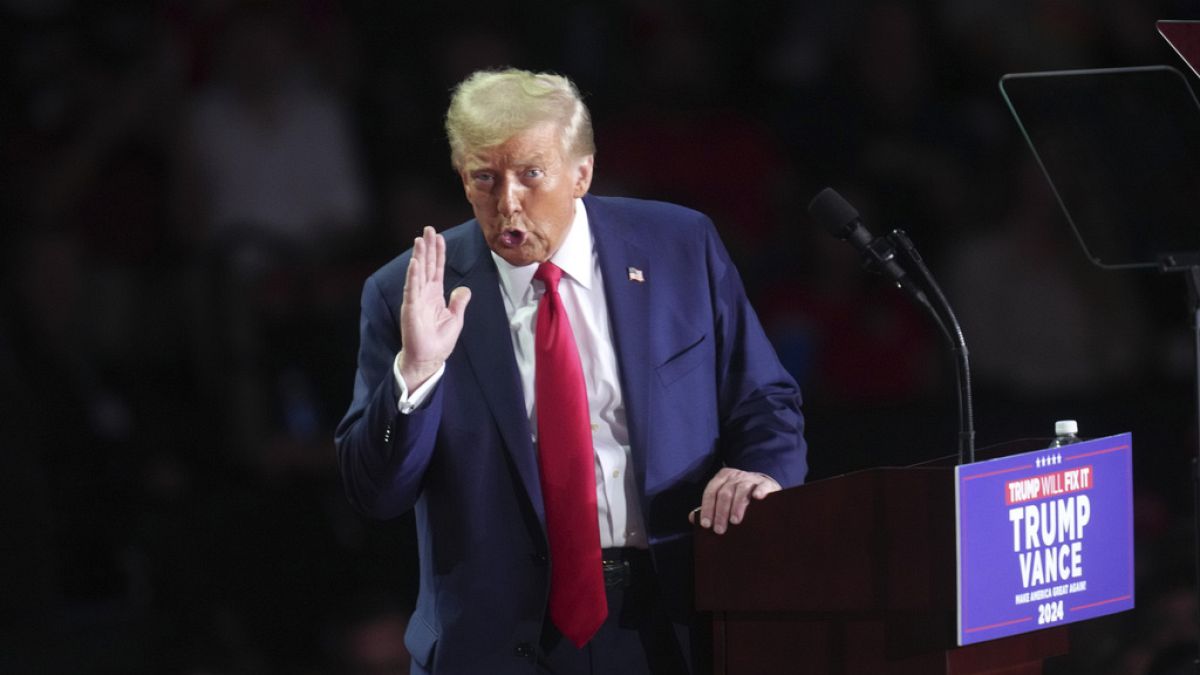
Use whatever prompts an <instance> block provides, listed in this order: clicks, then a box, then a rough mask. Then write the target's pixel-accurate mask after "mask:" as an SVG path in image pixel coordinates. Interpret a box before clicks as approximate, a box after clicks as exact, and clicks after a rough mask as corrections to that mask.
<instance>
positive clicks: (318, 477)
mask: <svg viewBox="0 0 1200 675" xmlns="http://www.w3.org/2000/svg"><path fill="white" fill-rule="evenodd" d="M442 4H443V3H436V2H426V1H418V2H395V3H393V2H364V1H362V0H341V1H339V0H298V1H297V2H268V1H266V0H259V1H247V0H198V1H188V0H118V1H116V2H103V3H101V2H82V1H79V0H0V36H2V37H3V39H2V40H0V45H2V46H0V51H2V53H3V55H4V58H3V62H2V66H0V67H2V68H3V80H4V82H5V83H6V94H7V95H6V96H4V97H3V98H2V99H0V106H2V108H3V113H4V114H3V115H0V155H2V156H3V165H4V168H5V170H4V175H5V189H4V191H3V193H2V194H3V196H2V197H0V199H2V202H0V208H3V214H4V218H3V226H0V256H3V265H2V266H0V278H2V282H0V405H2V408H0V411H2V412H0V452H2V454H0V457H2V458H3V459H2V461H3V464H2V465H0V522H2V523H3V529H2V530H0V532H3V534H4V535H5V536H4V539H5V541H6V545H5V546H4V547H3V549H4V551H5V552H4V553H3V554H2V555H0V672H5V673H8V672H12V673H25V672H29V673H34V672H36V673H97V674H108V673H169V674H176V673H178V674H180V675H202V674H205V675H208V674H211V675H226V674H228V675H234V674H243V673H245V674H259V673H264V674H268V673H311V674H314V675H315V674H328V675H337V674H342V673H345V674H359V675H383V674H384V673H404V672H407V655H406V654H405V652H404V647H403V643H402V636H403V633H404V628H405V622H406V620H407V612H408V608H409V607H410V606H411V605H412V602H413V593H414V592H415V588H416V580H415V576H416V574H415V569H414V564H415V556H414V554H413V545H414V544H413V533H412V523H411V521H410V520H409V519H407V518H401V519H399V520H397V521H393V522H388V523H372V522H367V521H365V520H363V519H361V518H359V517H358V516H356V515H355V514H354V513H353V512H352V511H351V510H350V509H349V507H348V505H347V503H346V500H345V498H344V497H343V495H342V493H341V488H340V483H339V478H338V476H337V470H336V467H335V465H334V461H333V452H334V451H333V445H332V428H333V426H334V425H335V424H336V422H337V421H338V419H339V418H340V416H341V414H342V412H343V411H344V409H345V407H346V406H347V405H348V403H349V400H350V395H351V388H352V379H353V374H354V357H355V352H356V347H357V316H358V294H359V290H360V288H361V284H362V282H363V280H364V279H365V277H366V276H367V275H368V274H369V273H370V272H371V271H373V270H374V269H375V268H376V267H378V266H379V265H380V264H382V263H383V262H385V261H387V260H388V259H390V258H391V257H392V256H394V255H396V254H398V253H399V252H401V251H402V250H404V249H405V248H407V247H408V243H407V242H410V241H411V239H412V237H413V236H415V235H416V234H417V233H418V232H419V231H420V229H421V228H422V227H423V226H425V225H433V226H435V227H437V228H439V229H442V228H445V227H448V226H451V225H454V224H457V223H459V222H461V221H463V220H465V219H467V218H468V217H469V216H470V210H469V207H468V205H467V204H466V202H465V200H464V199H463V198H462V195H461V192H460V189H461V188H460V186H459V184H458V178H457V177H456V176H455V175H454V173H453V172H452V170H451V168H450V164H449V159H448V153H447V150H446V146H445V141H444V138H443V136H442V130H441V116H442V114H443V112H444V109H445V105H446V102H447V98H448V92H449V90H450V88H451V87H452V86H453V85H454V84H455V83H456V82H458V81H459V80H461V79H462V78H463V77H464V76H465V75H467V74H468V73H470V72H472V71H473V70H476V69H478V68H484V67H499V66H504V65H516V66H520V67H525V68H531V69H535V70H553V71H557V72H562V73H564V74H567V75H569V76H570V77H572V78H573V79H574V80H575V81H576V82H577V83H578V84H579V86H580V88H581V89H582V90H583V92H584V94H585V98H586V100H587V101H588V103H589V105H590V106H591V109H592V113H593V117H594V120H595V126H596V137H597V146H598V148H599V152H598V154H597V157H596V167H597V168H596V180H595V182H594V184H593V192H596V193H598V194H623V195H629V196H643V197H650V198H657V199H665V200H669V201H674V202H678V203H681V204H685V205H688V206H691V207H694V208H697V209H700V210H702V211H705V212H707V213H708V214H709V215H711V216H712V217H713V218H714V220H715V221H716V222H717V225H718V228H719V229H720V231H721V234H722V236H723V238H724V240H725V242H726V244H727V246H728V247H729V248H730V250H731V253H732V254H733V256H734V258H735V260H736V261H737V262H738V264H739V267H740V269H741V271H742V274H743V276H744V279H745V282H746V285H747V288H748V291H749V293H750V296H751V299H752V301H753V302H754V304H755V306H756V308H757V309H758V311H759V313H760V316H761V318H762V320H763V323H764V325H765V326H766V328H767V330H768V332H769V333H770V335H771V337H772V340H773V341H774V343H775V344H776V347H777V349H778V351H779V353H780V356H781V358H782V359H783V361H784V362H785V365H786V366H787V367H788V369H789V370H790V371H791V372H792V373H793V374H794V375H795V376H796V378H797V379H798V380H799V381H800V383H801V385H802V388H803V391H804V395H805V412H806V416H807V420H808V430H807V436H808V438H809V442H810V447H811V456H810V461H811V465H812V467H813V474H812V478H814V479H817V478H824V477H829V476H833V475H837V474H839V473H844V472H846V471H852V470H855V469H861V468H866V467H871V466H879V465H894V464H909V463H914V462H920V461H926V460H930V459H934V458H937V457H940V456H943V455H947V454H950V453H952V452H954V450H955V441H954V438H955V431H956V419H957V418H956V414H955V407H954V406H955V387H954V381H953V361H952V360H951V358H950V353H949V350H948V348H947V346H946V345H945V344H944V343H943V342H942V340H941V337H940V336H939V335H938V334H937V333H936V332H935V331H934V330H933V328H932V327H931V325H930V324H929V322H928V321H927V319H926V317H925V316H923V315H922V314H921V312H920V311H918V309H917V308H915V307H913V306H912V305H911V304H909V302H908V300H907V298H905V297H904V296H903V295H902V294H900V293H898V292H897V291H896V290H895V289H893V288H890V287H888V286H887V285H886V284H884V283H882V282H881V281H880V280H878V279H875V278H873V277H871V276H870V275H868V274H867V273H865V272H864V271H863V270H862V269H861V266H860V264H859V261H858V258H857V254H856V253H855V252H854V251H853V250H852V249H851V248H850V247H849V246H847V245H845V244H843V243H841V242H838V241H835V240H833V239H832V238H830V237H829V236H828V235H827V234H826V233H824V232H822V231H818V230H817V229H816V228H815V227H813V226H812V225H811V224H810V223H808V222H807V221H806V219H805V217H804V210H805V206H806V204H807V202H808V200H809V199H810V198H811V197H812V196H813V195H814V194H815V193H816V192H817V191H818V190H820V189H821V188H822V187H825V186H827V185H832V186H835V187H836V188H837V189H838V190H839V191H840V192H842V193H843V194H845V195H846V196H847V197H848V198H849V199H850V200H851V201H852V202H854V203H855V204H856V205H857V206H858V207H859V210H860V211H862V212H863V214H864V216H865V217H866V218H867V219H868V223H869V224H870V225H871V226H872V227H873V228H874V229H875V231H876V232H877V233H879V232H881V231H884V230H886V229H891V228H904V229H905V230H907V232H908V233H909V235H910V236H911V237H912V238H913V239H914V240H915V241H916V242H917V244H918V246H920V248H921V251H922V253H923V254H924V258H925V260H926V261H927V262H928V264H929V265H930V266H931V267H933V268H934V273H935V275H936V276H937V277H938V278H939V279H940V280H941V283H942V286H943V287H944V288H945V289H946V292H947V294H948V295H949V296H950V297H951V299H952V301H953V302H954V306H955V308H956V310H957V312H958V314H959V317H960V319H961V320H962V322H963V327H964V331H965V334H966V336H967V342H968V346H969V348H970V354H971V358H972V364H973V367H974V375H975V390H976V401H975V407H976V427H977V431H978V443H979V445H980V446H981V447H982V446H992V445H997V444H999V445H1000V448H1001V449H1000V450H998V451H997V452H1002V451H1003V450H1002V448H1003V443H1005V442H1007V441H1011V440H1013V439H1018V438H1028V437H1038V436H1048V435H1050V433H1051V431H1052V428H1053V422H1054V420H1055V419H1059V418H1075V419H1078V420H1079V423H1080V427H1081V433H1082V435H1084V436H1104V435H1108V434H1112V433H1118V432H1123V431H1133V432H1134V449H1135V453H1134V454H1135V484H1136V488H1137V498H1136V520H1137V526H1136V528H1137V529H1136V535H1137V541H1138V558H1137V563H1138V565H1137V567H1138V591H1137V592H1138V596H1137V604H1138V608H1137V609H1136V610H1134V611H1133V612H1129V613H1126V614H1123V615H1118V616H1114V617H1109V618H1105V619H1100V620H1096V621H1093V622H1090V623H1088V624H1085V625H1082V626H1079V627H1077V628H1076V629H1074V632H1073V653H1072V655H1071V656H1070V657H1067V658H1064V659H1060V660H1059V661H1058V662H1056V663H1052V664H1050V666H1049V669H1048V672H1051V673H1076V672H1078V673H1097V674H1100V675H1106V674H1112V675H1117V674H1121V675H1126V674H1128V675H1140V674H1143V673H1146V674H1149V673H1157V674H1162V673H1172V672H1184V671H1182V670H1175V669H1177V668H1180V667H1181V664H1184V663H1188V662H1190V658H1191V655H1192V654H1194V651H1195V649H1194V643H1195V639H1196V636H1197V625H1196V623H1197V622H1196V602H1195V592H1194V591H1195V579H1194V574H1193V570H1194V567H1193V564H1194V558H1193V553H1194V543H1193V539H1192V531H1191V524H1192V521H1191V511H1190V509H1191V503H1192V502H1191V496H1192V492H1191V490H1192V488H1191V485H1190V481H1189V479H1188V466H1189V464H1188V463H1189V458H1190V457H1191V456H1192V455H1193V454H1194V452H1195V450H1194V449H1195V447H1196V443H1197V438H1196V433H1195V431H1194V429H1195V400H1194V394H1193V389H1192V386H1193V383H1194V377H1195V376H1194V369H1193V361H1192V352H1191V348H1192V343H1191V340H1190V333H1189V316H1188V314H1187V311H1186V309H1187V305H1186V303H1185V295H1184V292H1183V290H1184V288H1183V284H1182V281H1181V280H1180V279H1175V278H1170V277H1160V276H1156V275H1151V274H1132V273H1115V272H1102V271H1100V270H1099V269H1097V268H1094V267H1092V266H1091V265H1090V264H1089V263H1088V262H1087V260H1086V258H1085V257H1084V255H1083V253H1082V252H1081V250H1080V248H1079V246H1078V245H1077V243H1076V242H1075V240H1074V237H1073V235H1072V234H1071V231H1070V229H1069V227H1068V225H1067V222H1066V220H1065V219H1064V217H1063V216H1062V213H1061V211H1060V210H1059V208H1058V205H1057V203H1056V202H1055V201H1054V199H1053V196H1052V195H1051V193H1050V192H1049V189H1048V186H1047V184H1046V181H1045V179H1044V177H1043V176H1042V174H1041V172H1040V170H1038V168H1037V166H1036V165H1035V164H1034V163H1033V161H1032V156H1031V153H1030V152H1029V150H1028V148H1027V147H1026V146H1025V144H1024V141H1023V140H1022V137H1021V135H1020V132H1019V129H1018V127H1017V125H1016V123H1015V122H1014V121H1013V119H1012V117H1011V115H1010V114H1009V113H1008V111H1007V110H1006V108H1005V107H1004V104H1003V100H1002V99H1001V97H1000V94H999V92H998V90H997V86H996V83H997V81H998V79H999V77H1000V76H1001V75H1002V74H1004V73H1007V72H1019V71H1032V70H1052V69H1054V70H1057V69H1067V68H1083V67H1105V66H1131V65H1144V64H1153V63H1166V64H1172V65H1176V66H1177V67H1180V68H1181V69H1182V65H1181V64H1180V63H1179V62H1178V59H1177V58H1176V57H1175V55H1174V53H1173V52H1171V51H1170V49H1169V48H1168V47H1167V46H1166V44H1165V43H1164V42H1163V41H1162V40H1161V39H1160V38H1159V37H1158V35H1157V33H1156V31H1155V28H1154V21H1155V20H1156V19H1160V18H1200V17H1198V16H1197V13H1198V12H1200V10H1198V9H1197V8H1196V7H1195V6H1194V4H1193V3H1191V2H1185V1H1184V0H1161V1H1158V2H1145V1H1144V0H1059V1H1055V2H1010V1H1007V0H971V1H969V2H961V1H951V0H940V1H925V2H922V1H917V0H911V1H903V0H847V1H844V2H837V3H833V2H828V3H816V2H787V1H786V0H764V1H761V2H731V1H725V0H703V1H700V2H683V1H682V0H616V1H613V2H587V1H585V0H575V1H568V2H559V3H513V4H512V5H508V4H507V3H474V2H466V3H452V4H451V6H447V7H443V6H441V5H442ZM1189 78H1190V75H1189ZM1191 82H1192V83H1193V85H1194V84H1195V80H1194V79H1192V80H1191ZM1189 672H1190V671H1189Z"/></svg>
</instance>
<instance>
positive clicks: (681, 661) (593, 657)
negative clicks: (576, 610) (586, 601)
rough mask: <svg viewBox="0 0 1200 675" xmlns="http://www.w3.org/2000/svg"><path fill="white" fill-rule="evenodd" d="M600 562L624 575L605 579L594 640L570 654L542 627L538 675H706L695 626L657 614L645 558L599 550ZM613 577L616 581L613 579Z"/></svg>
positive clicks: (564, 644) (651, 573)
mask: <svg viewBox="0 0 1200 675" xmlns="http://www.w3.org/2000/svg"><path fill="white" fill-rule="evenodd" d="M603 557H604V559H605V560H615V561H621V562H623V563H626V564H627V571H628V574H627V575H624V578H620V577H621V576H622V575H611V576H610V575H606V582H607V583H606V591H607V593H606V595H607V599H608V617H607V618H606V619H605V620H604V624H603V625H601V626H600V629H599V630H598V631H596V635H595V636H594V637H593V638H592V639H591V640H590V641H589V642H588V643H587V644H585V645H584V646H583V647H582V648H576V647H575V645H574V644H572V643H571V641H570V640H567V639H566V638H564V637H563V636H562V634H561V633H559V632H558V630H557V629H556V628H555V627H554V625H553V623H552V622H550V621H547V622H546V624H545V627H544V629H543V631H542V639H541V644H540V645H539V648H538V654H537V662H538V672H539V673H542V674H544V675H699V674H700V673H706V672H708V670H709V668H708V667H707V661H706V659H708V658H711V656H710V655H709V654H710V652H707V651H706V652H704V653H703V654H699V655H696V654H694V652H696V651H698V650H701V649H703V646H702V645H700V644H698V642H707V641H705V640H699V641H697V640H696V639H695V638H694V636H693V635H692V633H693V632H694V631H693V625H691V624H694V623H695V621H694V620H693V621H692V622H689V623H676V622H673V621H672V620H671V619H670V618H668V616H667V613H666V611H665V610H664V608H663V603H662V601H661V597H660V594H659V592H658V584H657V581H656V579H655V576H654V568H653V565H652V564H651V562H650V555H649V553H648V552H646V551H641V550H637V549H605V550H604V556H603ZM614 577H616V578H614Z"/></svg>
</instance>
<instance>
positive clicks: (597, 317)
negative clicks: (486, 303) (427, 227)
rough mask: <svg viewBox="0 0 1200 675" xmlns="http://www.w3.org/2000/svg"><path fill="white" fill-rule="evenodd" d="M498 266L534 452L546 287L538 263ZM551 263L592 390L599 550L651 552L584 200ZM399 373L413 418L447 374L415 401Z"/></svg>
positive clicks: (403, 406)
mask: <svg viewBox="0 0 1200 675" xmlns="http://www.w3.org/2000/svg"><path fill="white" fill-rule="evenodd" d="M492 258H493V260H495V262H496V269H497V271H498V272H499V276H500V294H501V295H502V296H503V297H504V310H505V312H506V313H507V315H508V324H509V329H510V330H511V331H512V343H513V351H514V353H515V356H516V361H517V368H518V370H519V371H520V373H521V385H522V388H523V389H524V392H525V411H526V413H527V414H528V415H529V427H530V429H532V430H533V436H534V438H533V441H534V443H535V444H536V442H537V405H536V402H535V401H534V398H533V393H534V387H533V380H534V365H535V358H534V330H535V326H536V318H537V308H538V302H539V301H540V300H541V297H542V295H543V294H544V293H545V287H544V285H543V284H542V282H540V281H534V279H533V275H534V272H536V271H537V263H534V264H531V265H526V266H524V267H514V266H513V265H510V264H509V263H508V262H506V261H505V260H504V259H503V258H501V257H500V256H498V255H496V254H495V253H494V252H493V253H492ZM550 261H551V262H553V263H554V264H555V265H557V266H558V267H560V268H561V269H562V270H563V272H564V274H563V278H562V281H560V282H559V285H558V292H559V295H560V296H561V297H562V302H563V308H564V309H565V310H566V313H567V318H568V319H569V320H570V322H571V331H572V332H573V333H574V335H575V343H576V345H578V347H579V360H580V363H581V365H582V366H583V377H584V384H585V386H586V388H587V397H588V411H589V414H590V416H591V421H592V445H593V449H594V456H595V470H596V507H597V509H596V510H597V516H598V522H599V526H600V546H601V548H610V547H626V546H628V547H636V548H646V546H647V542H646V532H645V527H644V522H643V518H642V510H641V503H640V501H639V498H638V489H637V478H636V476H635V474H634V471H633V465H632V463H631V461H630V448H629V427H628V425H627V424H626V422H625V406H624V403H623V401H622V399H621V385H620V378H619V376H618V373H617V355H616V352H615V351H614V350H613V339H612V328H611V326H610V325H609V320H608V304H607V303H606V302H605V296H604V284H603V279H602V277H601V276H600V263H599V260H598V258H597V257H596V252H595V248H594V246H593V243H592V233H591V227H590V226H589V224H588V218H587V210H586V209H585V208H584V206H583V201H582V200H579V199H577V200H575V219H574V221H572V223H571V228H570V230H568V232H567V235H566V237H565V238H564V240H563V243H562V245H561V246H559V249H558V251H556V252H555V253H554V255H553V256H552V257H551V258H550ZM467 311H470V309H468V310H467ZM399 365H400V361H399V355H397V358H396V361H395V365H394V372H395V377H396V381H397V384H398V385H399V389H400V392H401V396H400V401H399V407H400V412H402V413H408V412H411V411H412V410H413V409H414V408H416V407H418V406H420V405H421V403H423V402H424V401H425V399H426V398H427V397H428V394H429V392H430V391H431V390H432V388H433V386H434V385H435V384H436V383H437V382H438V381H439V380H440V379H441V376H442V373H443V372H444V368H445V366H443V369H442V370H439V371H438V372H437V373H436V374H435V375H434V376H433V377H431V378H430V379H429V380H428V381H426V382H425V383H424V384H422V385H421V386H420V387H418V388H417V390H416V391H414V392H412V395H411V396H410V395H408V390H407V387H406V386H405V384H404V379H403V378H402V377H400V370H399Z"/></svg>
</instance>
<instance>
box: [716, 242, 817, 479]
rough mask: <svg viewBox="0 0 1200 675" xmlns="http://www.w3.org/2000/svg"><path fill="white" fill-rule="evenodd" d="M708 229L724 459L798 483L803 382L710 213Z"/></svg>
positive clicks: (802, 459)
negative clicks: (750, 295) (766, 324)
mask: <svg viewBox="0 0 1200 675" xmlns="http://www.w3.org/2000/svg"><path fill="white" fill-rule="evenodd" d="M705 233H706V237H707V242H706V250H705V254H706V257H707V264H708V267H709V280H710V284H711V286H710V292H711V294H712V303H713V315H714V321H715V326H714V331H715V336H716V340H717V344H716V350H717V381H718V387H719V388H718V397H719V398H718V406H719V409H720V420H721V422H720V424H721V431H720V437H721V453H722V459H723V460H724V463H725V464H726V465H727V466H731V467H734V468H737V469H742V470H745V471H756V472H759V473H765V474H767V475H768V476H771V477H772V478H774V479H775V480H776V481H778V482H779V484H780V485H781V486H783V487H785V488H787V487H791V486H794V485H799V484H801V483H803V482H804V476H805V474H806V473H807V472H808V464H807V461H806V446H805V442H804V417H803V415H802V414H801V412H800V388H799V387H798V386H797V385H796V382H795V380H794V379H793V378H792V377H791V376H790V375H789V374H788V373H787V371H786V370H785V369H784V368H783V366H782V364H780V362H779V358H778V357H777V356H776V354H775V349H774V347H773V346H772V345H771V343H770V342H769V341H768V340H767V337H766V333H765V332H764V331H763V328H762V325H761V324H760V323H759V321H758V317H757V315H756V314H755V313H754V310H753V309H752V308H751V307H750V303H749V301H748V300H747V298H746V292H745V289H744V287H743V285H742V280H741V277H740V276H739V275H738V272H737V269H736V268H735V267H734V266H733V263H732V261H731V260H730V259H729V253H728V252H727V251H726V250H725V246H724V245H723V244H722V243H721V241H720V239H719V238H718V236H717V233H716V231H715V229H714V228H713V226H712V223H711V221H709V222H708V223H707V227H706V229H705Z"/></svg>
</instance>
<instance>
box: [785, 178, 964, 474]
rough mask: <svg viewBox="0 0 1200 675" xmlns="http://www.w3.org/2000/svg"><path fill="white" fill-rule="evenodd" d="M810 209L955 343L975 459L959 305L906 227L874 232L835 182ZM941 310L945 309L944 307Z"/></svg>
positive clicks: (961, 455) (960, 393)
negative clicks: (909, 269) (908, 269)
mask: <svg viewBox="0 0 1200 675" xmlns="http://www.w3.org/2000/svg"><path fill="white" fill-rule="evenodd" d="M808 215H809V216H810V217H811V218H812V219H813V220H815V221H816V222H817V223H818V224H820V225H822V226H823V227H824V228H825V229H827V230H829V233H830V234H832V235H833V236H835V237H837V238H838V239H845V240H847V241H849V242H850V243H851V244H852V245H853V246H854V248H856V249H858V252H859V253H861V254H862V256H863V258H865V259H866V266H867V269H868V270H870V271H872V272H875V273H877V274H882V275H884V276H885V277H887V278H888V279H890V280H892V281H893V282H895V283H896V285H897V286H899V287H900V288H902V289H904V292H905V293H908V295H909V296H910V297H911V298H912V299H913V300H916V301H917V302H918V303H920V304H921V305H922V306H923V307H925V309H927V310H929V315H930V316H931V317H933V320H934V322H935V323H936V324H937V326H938V328H940V329H941V331H942V334H943V335H945V336H946V339H947V340H949V341H950V345H951V346H952V347H953V349H954V356H955V361H954V372H955V376H956V377H955V379H956V380H957V381H958V461H959V463H960V464H968V463H970V462H974V461H975V412H974V404H973V403H972V400H971V364H970V361H969V359H968V356H967V341H966V339H965V338H964V337H963V332H962V327H961V326H959V324H958V318H957V317H955V316H954V310H953V309H952V308H951V307H950V303H949V301H947V300H946V295H945V294H944V293H942V289H941V287H940V286H938V283H937V281H935V280H934V278H933V275H932V274H930V272H929V268H928V267H926V266H925V262H924V261H923V260H921V256H920V254H919V253H917V249H916V247H915V246H913V243H912V242H911V241H910V240H909V239H908V235H906V234H905V233H904V232H903V231H902V230H893V231H892V233H891V234H889V235H888V236H887V237H873V236H871V233H870V232H869V231H868V230H867V228H866V226H864V225H863V224H862V218H861V217H860V216H859V215H858V209H856V208H854V207H853V206H851V205H850V202H848V201H846V200H845V199H843V198H842V196H841V195H839V194H838V193H837V192H836V191H835V190H834V189H833V188H825V189H824V190H821V191H820V192H818V193H817V196H816V197H813V200H812V201H811V202H809V204H808ZM897 245H899V246H900V249H901V253H903V254H904V256H905V260H907V261H908V263H909V264H910V265H912V266H913V267H915V268H916V271H917V273H918V274H920V276H921V278H922V279H924V281H925V284H926V285H927V287H928V288H929V289H930V290H931V292H932V293H933V294H934V297H935V298H936V299H937V301H938V305H937V308H936V309H935V308H934V306H933V305H931V304H929V299H928V298H926V297H925V293H924V291H922V290H921V289H920V288H918V287H917V286H916V284H914V283H913V281H912V279H910V278H909V277H908V274H907V273H905V271H904V268H903V267H901V266H900V263H899V262H897V260H896V248H895V247H896V246H897ZM939 310H940V311H939Z"/></svg>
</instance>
